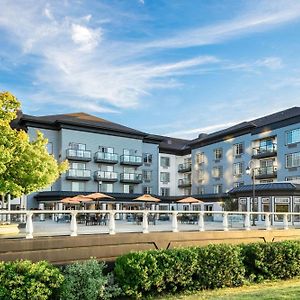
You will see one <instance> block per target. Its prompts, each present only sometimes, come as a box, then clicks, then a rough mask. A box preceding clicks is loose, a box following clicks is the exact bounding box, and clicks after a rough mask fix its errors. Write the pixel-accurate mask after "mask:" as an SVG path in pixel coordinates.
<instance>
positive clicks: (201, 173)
mask: <svg viewBox="0 0 300 300" xmlns="http://www.w3.org/2000/svg"><path fill="white" fill-rule="evenodd" d="M197 173H198V181H202V180H203V179H204V170H203V169H199V170H197Z"/></svg>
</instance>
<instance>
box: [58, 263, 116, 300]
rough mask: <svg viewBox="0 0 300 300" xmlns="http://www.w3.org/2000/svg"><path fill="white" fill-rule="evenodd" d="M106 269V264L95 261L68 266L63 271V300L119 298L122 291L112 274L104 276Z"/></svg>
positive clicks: (61, 294)
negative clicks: (114, 281)
mask: <svg viewBox="0 0 300 300" xmlns="http://www.w3.org/2000/svg"><path fill="white" fill-rule="evenodd" d="M104 268H105V264H104V263H98V262H97V260H95V259H90V260H88V261H84V262H76V263H74V264H71V265H68V266H67V267H66V268H65V269H64V271H63V273H64V276H65V281H64V283H63V285H62V287H61V293H60V296H61V299H63V300H64V299H66V300H97V299H110V298H112V297H115V296H118V295H119V294H120V289H119V288H118V287H117V286H116V285H115V284H114V283H113V277H112V274H108V275H105V274H103V271H104Z"/></svg>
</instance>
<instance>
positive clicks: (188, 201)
mask: <svg viewBox="0 0 300 300" xmlns="http://www.w3.org/2000/svg"><path fill="white" fill-rule="evenodd" d="M177 203H183V204H184V203H187V204H189V205H190V208H191V206H192V203H194V204H195V203H198V204H199V203H203V201H201V200H199V199H196V198H194V197H186V198H183V199H181V200H178V201H177Z"/></svg>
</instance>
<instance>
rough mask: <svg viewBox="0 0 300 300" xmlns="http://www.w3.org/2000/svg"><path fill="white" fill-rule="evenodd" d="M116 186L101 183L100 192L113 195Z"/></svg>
mask: <svg viewBox="0 0 300 300" xmlns="http://www.w3.org/2000/svg"><path fill="white" fill-rule="evenodd" d="M113 187H114V185H113V184H112V183H102V184H100V183H99V191H100V192H104V193H113V191H114V188H113Z"/></svg>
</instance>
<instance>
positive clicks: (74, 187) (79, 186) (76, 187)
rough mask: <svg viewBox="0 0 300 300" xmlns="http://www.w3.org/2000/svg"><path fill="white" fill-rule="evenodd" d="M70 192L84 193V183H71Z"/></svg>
mask: <svg viewBox="0 0 300 300" xmlns="http://www.w3.org/2000/svg"><path fill="white" fill-rule="evenodd" d="M71 191H72V192H84V191H85V183H84V182H80V181H72V182H71Z"/></svg>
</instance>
